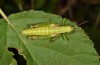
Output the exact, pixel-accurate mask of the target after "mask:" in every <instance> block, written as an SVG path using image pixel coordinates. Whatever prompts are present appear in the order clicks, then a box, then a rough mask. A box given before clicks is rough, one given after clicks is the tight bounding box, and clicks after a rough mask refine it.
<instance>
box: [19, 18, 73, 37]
mask: <svg viewBox="0 0 100 65" xmlns="http://www.w3.org/2000/svg"><path fill="white" fill-rule="evenodd" d="M63 22H64V24H65V19H63ZM64 24H63V25H59V24H56V23H54V22H52V21H51V22H49V23H43V24H36V25H32V26H31V28H29V29H25V30H22V31H21V34H24V35H27V36H29V38H31V39H38V38H48V37H51V38H56V37H58V36H60V35H61V34H64V33H70V32H71V31H72V30H73V29H74V28H73V27H72V26H67V25H64ZM64 38H65V37H64Z"/></svg>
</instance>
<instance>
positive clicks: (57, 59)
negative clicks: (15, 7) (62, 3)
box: [0, 10, 100, 65]
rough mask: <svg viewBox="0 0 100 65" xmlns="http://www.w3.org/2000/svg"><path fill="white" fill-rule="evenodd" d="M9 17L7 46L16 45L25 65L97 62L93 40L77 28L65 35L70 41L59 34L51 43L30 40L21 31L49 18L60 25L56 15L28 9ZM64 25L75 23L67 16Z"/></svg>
mask: <svg viewBox="0 0 100 65" xmlns="http://www.w3.org/2000/svg"><path fill="white" fill-rule="evenodd" d="M9 20H10V22H11V23H12V25H13V27H11V26H10V25H8V27H5V28H6V29H7V32H5V33H7V35H5V37H7V40H6V42H7V47H10V48H16V49H17V50H18V52H19V54H21V55H23V56H24V58H25V59H26V61H27V65H100V61H99V57H98V55H97V53H96V51H95V49H94V48H93V43H92V41H91V40H90V39H89V37H88V36H87V35H86V34H84V31H83V30H82V29H81V28H79V27H76V28H75V29H74V31H72V32H70V33H69V34H67V35H66V36H67V38H68V39H69V40H64V39H63V37H62V36H60V37H58V38H57V40H55V41H54V42H52V43H51V44H49V41H50V38H46V39H37V40H31V39H28V38H27V37H26V36H25V35H22V34H20V32H21V31H22V30H23V29H26V28H29V27H30V26H31V25H32V24H36V23H43V22H49V21H50V20H52V21H54V22H56V23H58V24H61V23H62V18H61V17H60V16H58V15H54V14H49V13H44V12H42V11H32V10H31V11H24V12H21V13H17V14H12V15H10V16H9ZM66 25H71V26H76V25H75V24H74V23H72V22H70V20H68V19H66ZM28 26H29V27H28ZM0 34H1V33H0ZM0 37H1V36H0ZM4 41H5V40H2V42H4ZM0 44H1V43H0Z"/></svg>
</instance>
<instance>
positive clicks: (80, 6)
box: [0, 0, 100, 54]
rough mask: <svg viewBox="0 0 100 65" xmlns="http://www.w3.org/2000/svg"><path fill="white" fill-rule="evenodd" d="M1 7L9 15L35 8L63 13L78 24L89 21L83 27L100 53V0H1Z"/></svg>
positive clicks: (58, 13)
mask: <svg viewBox="0 0 100 65" xmlns="http://www.w3.org/2000/svg"><path fill="white" fill-rule="evenodd" d="M0 8H2V9H3V11H4V12H5V13H6V14H7V15H10V14H12V13H17V12H20V11H24V10H30V9H34V10H43V11H45V12H49V13H55V14H57V15H61V16H63V17H65V18H69V19H70V20H72V21H77V23H78V24H80V23H82V22H85V21H88V23H85V24H83V25H82V26H81V27H82V28H83V29H84V30H85V32H86V34H87V35H89V37H90V39H92V40H93V42H94V43H95V44H94V47H95V49H96V50H97V52H98V54H100V40H99V39H100V14H99V13H100V0H0Z"/></svg>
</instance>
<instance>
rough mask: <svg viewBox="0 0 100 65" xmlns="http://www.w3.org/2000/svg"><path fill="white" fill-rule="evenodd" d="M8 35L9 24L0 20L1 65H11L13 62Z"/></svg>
mask: <svg viewBox="0 0 100 65" xmlns="http://www.w3.org/2000/svg"><path fill="white" fill-rule="evenodd" d="M6 33H7V23H6V22H5V21H4V20H0V65H10V63H11V62H12V53H11V52H9V51H8V50H7V43H6V42H7V36H6ZM9 59H10V60H9Z"/></svg>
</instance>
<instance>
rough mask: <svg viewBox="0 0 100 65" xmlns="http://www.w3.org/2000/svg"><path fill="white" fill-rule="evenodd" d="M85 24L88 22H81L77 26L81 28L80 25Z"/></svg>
mask: <svg viewBox="0 0 100 65" xmlns="http://www.w3.org/2000/svg"><path fill="white" fill-rule="evenodd" d="M87 22H89V21H85V22H82V23H80V24H79V25H78V26H81V25H83V24H85V23H87Z"/></svg>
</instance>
